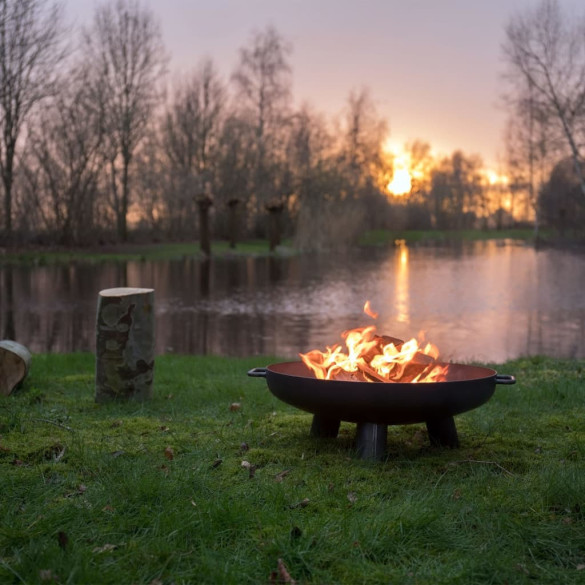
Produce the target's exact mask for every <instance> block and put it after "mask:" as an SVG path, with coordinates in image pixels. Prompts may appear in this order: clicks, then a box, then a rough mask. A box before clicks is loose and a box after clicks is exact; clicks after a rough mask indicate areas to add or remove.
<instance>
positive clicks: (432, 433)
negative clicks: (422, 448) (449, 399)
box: [427, 416, 459, 449]
mask: <svg viewBox="0 0 585 585" xmlns="http://www.w3.org/2000/svg"><path fill="white" fill-rule="evenodd" d="M427 431H428V433H429V439H430V441H431V445H433V447H450V448H451V449H456V448H457V447H459V437H458V436H457V427H456V426H455V419H454V418H453V417H452V416H449V417H447V418H441V419H438V420H428V421H427Z"/></svg>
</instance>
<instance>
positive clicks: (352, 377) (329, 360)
mask: <svg viewBox="0 0 585 585" xmlns="http://www.w3.org/2000/svg"><path fill="white" fill-rule="evenodd" d="M364 313H366V315H368V316H370V317H372V318H373V319H375V318H376V317H377V316H378V315H377V313H375V312H374V311H373V310H372V308H371V307H370V302H369V301H366V304H365V305H364ZM341 337H342V338H343V339H344V340H345V345H346V348H347V353H344V351H343V349H342V347H341V345H339V344H336V345H334V346H332V347H327V348H326V351H325V352H322V351H319V350H318V349H314V350H312V351H309V352H307V353H305V354H303V353H301V354H299V356H300V358H301V359H302V360H303V362H304V363H305V365H306V366H307V367H308V368H309V369H310V370H311V371H312V372H313V374H314V375H315V378H317V379H319V380H348V381H356V382H400V383H421V382H444V381H446V379H447V371H448V369H449V366H448V365H446V364H441V363H438V362H437V358H438V357H439V351H438V349H437V348H436V347H435V346H434V345H432V344H431V343H426V344H424V342H423V343H421V344H419V342H418V341H417V340H416V339H411V340H410V341H406V342H403V341H402V340H400V339H396V338H393V337H388V336H386V335H377V334H376V327H375V326H374V325H370V326H368V327H360V328H357V329H350V330H349V331H344V332H343V333H342V334H341Z"/></svg>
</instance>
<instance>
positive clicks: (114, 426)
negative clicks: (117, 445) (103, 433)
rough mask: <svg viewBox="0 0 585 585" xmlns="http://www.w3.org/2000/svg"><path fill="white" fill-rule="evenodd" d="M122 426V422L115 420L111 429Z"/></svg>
mask: <svg viewBox="0 0 585 585" xmlns="http://www.w3.org/2000/svg"><path fill="white" fill-rule="evenodd" d="M122 424H123V422H122V421H121V420H115V421H114V422H113V423H112V425H111V427H112V428H113V429H115V428H116V427H121V426H122Z"/></svg>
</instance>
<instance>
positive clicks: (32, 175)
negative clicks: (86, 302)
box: [24, 67, 103, 245]
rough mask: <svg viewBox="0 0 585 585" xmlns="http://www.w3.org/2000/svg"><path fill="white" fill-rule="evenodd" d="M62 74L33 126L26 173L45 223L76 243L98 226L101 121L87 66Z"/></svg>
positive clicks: (69, 242)
mask: <svg viewBox="0 0 585 585" xmlns="http://www.w3.org/2000/svg"><path fill="white" fill-rule="evenodd" d="M64 79H65V82H64V83H63V88H62V90H61V93H60V94H59V95H57V96H56V97H55V98H53V99H51V100H50V101H49V103H47V104H46V105H45V107H44V108H43V109H42V111H40V112H39V113H38V115H37V116H36V118H35V120H34V124H33V125H31V130H30V134H29V141H28V142H29V148H28V157H27V163H28V165H25V168H24V175H25V177H26V179H27V181H26V184H27V185H29V186H30V187H31V189H30V193H31V197H33V198H34V200H35V202H36V206H35V208H36V210H37V212H38V213H39V214H40V216H41V218H42V222H43V224H44V226H45V228H46V229H48V230H49V231H50V232H52V233H54V234H55V235H56V236H57V238H58V239H59V241H60V242H61V243H62V244H65V245H72V244H79V243H84V242H87V241H88V240H89V239H90V238H91V237H92V233H93V231H94V228H95V220H96V217H95V213H94V212H95V204H96V198H97V186H98V176H99V173H100V171H101V170H102V166H103V165H102V162H103V159H102V157H101V155H100V148H101V145H102V140H103V134H102V131H103V124H102V119H101V115H102V113H101V110H100V109H98V108H96V107H95V102H94V101H93V99H92V96H91V93H90V88H89V85H88V83H87V75H86V72H85V69H84V68H83V67H79V68H78V69H76V70H73V71H72V72H71V74H70V75H68V76H67V77H64Z"/></svg>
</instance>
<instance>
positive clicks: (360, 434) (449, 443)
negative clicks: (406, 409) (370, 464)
mask: <svg viewBox="0 0 585 585" xmlns="http://www.w3.org/2000/svg"><path fill="white" fill-rule="evenodd" d="M340 424H341V421H340V420H339V419H336V418H331V417H328V416H324V415H322V414H315V415H313V423H312V424H311V436H312V437H320V438H322V439H335V437H337V434H338V433H339V426H340ZM426 425H427V431H428V433H429V440H430V442H431V445H432V446H433V447H449V448H451V449H456V448H457V447H459V437H458V435H457V427H456V426H455V419H454V418H453V417H452V416H449V417H446V418H441V419H435V420H429V421H427V423H426ZM387 438H388V425H385V424H375V423H357V427H356V438H355V448H356V452H357V456H358V457H359V458H360V459H369V460H373V461H381V460H382V459H384V457H385V455H386V441H387Z"/></svg>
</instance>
